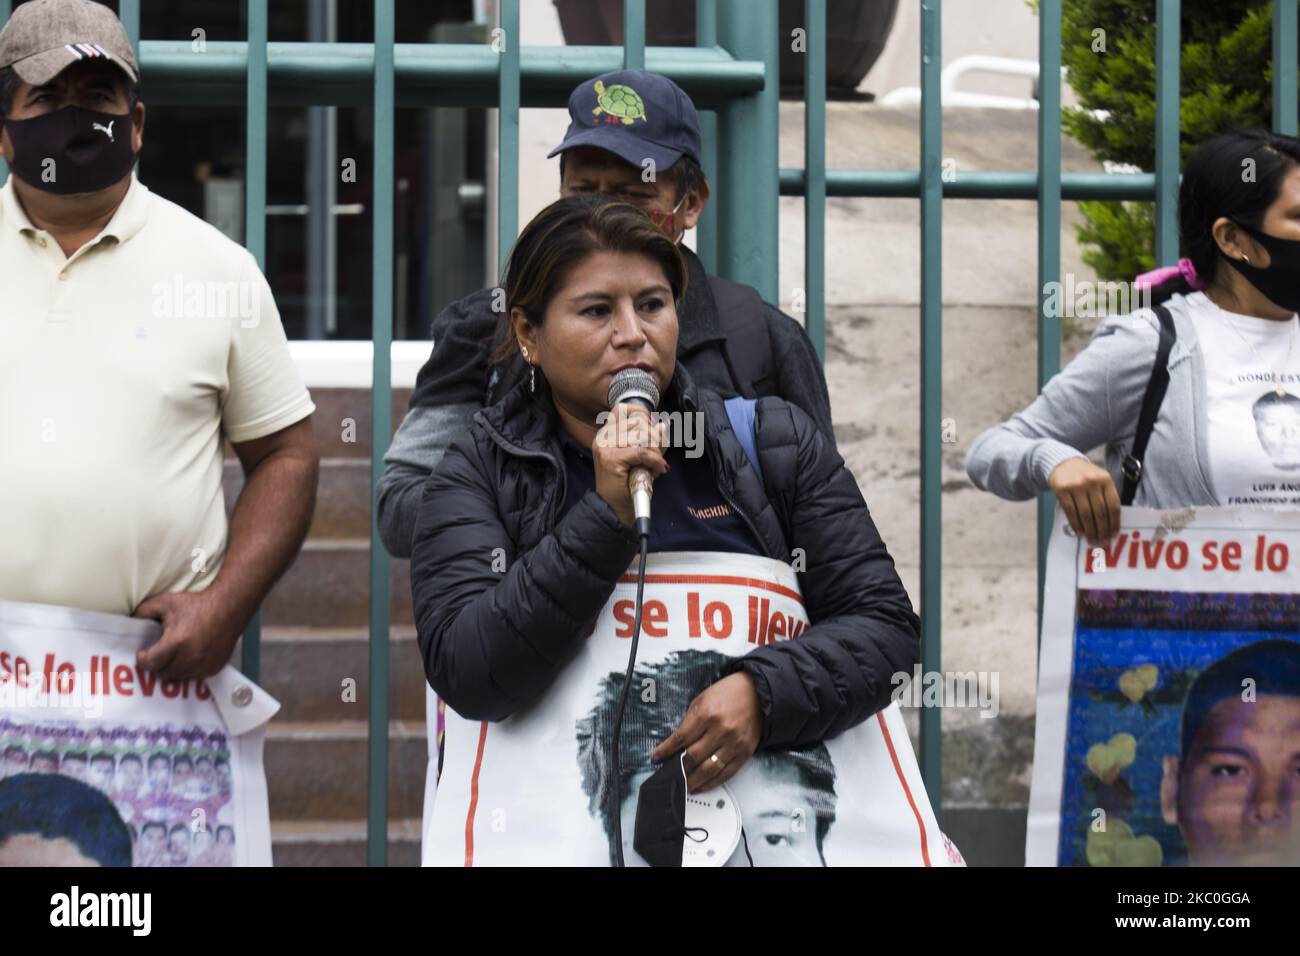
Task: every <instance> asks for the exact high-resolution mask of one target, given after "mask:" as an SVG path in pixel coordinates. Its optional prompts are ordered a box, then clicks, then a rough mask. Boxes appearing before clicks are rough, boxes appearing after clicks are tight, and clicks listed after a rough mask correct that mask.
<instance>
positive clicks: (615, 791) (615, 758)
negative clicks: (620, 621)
mask: <svg viewBox="0 0 1300 956" xmlns="http://www.w3.org/2000/svg"><path fill="white" fill-rule="evenodd" d="M645 523H646V524H647V525H648V524H649V522H645ZM637 524H638V529H637V530H638V531H640V532H641V560H640V561H639V562H638V564H637V571H636V611H635V616H634V618H633V620H634V621H635V622H636V623H635V624H633V626H632V648H631V650H629V651H628V655H627V674H626V675H625V676H624V678H623V693H622V694H620V695H619V698H618V711H617V712H616V713H615V714H614V738H613V740H612V741H610V745H609V763H610V768H611V770H612V778H613V780H612V782H611V784H610V788H609V801H610V804H611V806H610V819H611V820H613V822H614V848H615V852H616V854H617V858H618V865H619V866H620V867H622V866H624V865H625V864H624V863H623V768H622V765H621V762H620V760H619V740H620V739H621V737H622V730H623V713H624V711H626V710H627V695H628V692H629V691H630V690H631V689H632V671H633V669H634V668H635V667H636V648H637V644H638V643H640V640H641V598H642V596H643V594H644V592H645V561H646V554H647V552H648V551H649V550H650V529H649V528H648V527H647V528H644V529H642V528H641V527H640V524H641V522H639V521H638V522H637Z"/></svg>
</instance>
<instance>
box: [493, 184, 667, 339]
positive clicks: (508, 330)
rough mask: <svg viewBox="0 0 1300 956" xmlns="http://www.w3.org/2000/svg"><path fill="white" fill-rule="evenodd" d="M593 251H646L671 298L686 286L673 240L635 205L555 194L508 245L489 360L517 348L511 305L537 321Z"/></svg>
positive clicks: (535, 323)
mask: <svg viewBox="0 0 1300 956" xmlns="http://www.w3.org/2000/svg"><path fill="white" fill-rule="evenodd" d="M594 252H626V253H636V254H640V255H643V256H646V257H648V258H650V259H653V260H654V261H655V262H657V263H658V264H659V265H660V266H661V267H662V268H663V271H664V275H665V276H666V277H667V279H668V285H669V287H670V288H671V289H672V291H673V298H674V299H676V300H678V301H680V300H681V297H682V294H683V293H684V292H685V290H686V277H687V272H686V263H685V261H684V260H683V259H682V254H681V252H680V251H678V249H677V244H676V243H675V242H673V241H672V240H671V239H670V238H668V236H666V235H665V234H664V232H663V230H661V229H660V228H659V227H658V226H656V225H655V224H654V223H653V222H651V221H650V218H649V217H648V216H647V215H646V214H645V213H644V212H642V211H641V210H640V209H637V208H636V207H635V206H632V205H630V204H628V203H625V202H618V201H617V200H614V199H611V198H609V197H608V196H602V195H599V194H586V193H584V194H583V195H580V196H570V197H568V198H565V199H559V200H556V201H555V202H553V203H551V204H550V205H549V206H547V207H546V208H545V209H543V210H542V211H541V212H539V213H538V214H537V215H536V216H534V217H533V220H532V222H530V223H528V225H526V226H525V227H524V230H523V232H521V233H520V234H519V238H518V239H517V240H515V245H514V248H513V249H511V251H510V257H509V259H508V260H507V261H506V267H505V275H504V277H503V281H502V285H503V286H504V288H505V313H504V315H503V316H502V323H501V327H500V328H499V330H498V335H497V338H498V345H497V347H496V349H495V350H494V352H493V354H492V357H491V359H490V361H492V362H493V363H496V362H502V361H505V360H506V359H508V358H511V357H512V356H514V355H515V354H516V353H517V352H518V345H517V343H516V342H515V336H514V334H513V330H512V326H511V323H510V313H511V311H512V310H513V309H516V308H517V309H520V310H521V311H522V312H523V313H524V315H525V316H526V317H527V319H528V322H529V324H530V325H533V326H540V325H541V324H542V322H543V321H544V320H545V318H546V307H547V305H549V304H550V301H551V299H552V298H554V296H555V294H556V292H557V291H559V289H560V287H561V286H562V285H563V284H564V282H565V280H566V279H567V278H568V275H569V272H570V271H571V270H572V269H573V267H574V266H576V265H577V264H578V263H580V262H582V261H583V260H584V259H585V258H586V257H587V256H589V255H591V254H592V253H594Z"/></svg>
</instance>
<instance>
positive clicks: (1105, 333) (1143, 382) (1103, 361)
mask: <svg viewBox="0 0 1300 956" xmlns="http://www.w3.org/2000/svg"><path fill="white" fill-rule="evenodd" d="M1202 294H1203V293H1199V292H1197V293H1193V295H1202ZM1165 306H1166V307H1167V308H1168V309H1169V312H1170V314H1171V315H1172V316H1173V319H1174V328H1175V330H1176V331H1177V333H1178V341H1177V342H1175V343H1174V347H1173V350H1172V351H1171V352H1170V353H1169V388H1168V390H1167V391H1166V392H1165V398H1164V401H1163V402H1162V403H1161V406H1160V414H1159V415H1158V416H1157V417H1156V421H1155V427H1154V429H1153V430H1152V432H1151V440H1150V442H1149V444H1148V445H1147V451H1146V456H1145V460H1144V461H1143V463H1142V471H1143V474H1142V481H1141V483H1140V484H1139V485H1138V489H1137V495H1136V496H1135V498H1134V500H1133V504H1134V505H1135V506H1139V507H1148V508H1183V507H1190V506H1212V505H1216V504H1217V503H1218V498H1217V496H1216V495H1215V493H1214V490H1213V486H1212V485H1211V483H1210V468H1209V460H1208V454H1207V450H1206V414H1205V362H1204V359H1203V357H1202V355H1201V351H1200V348H1199V345H1198V342H1197V339H1196V328H1195V326H1194V325H1193V324H1192V320H1191V317H1190V315H1189V314H1188V304H1187V300H1186V299H1185V298H1184V297H1183V296H1181V295H1175V296H1173V297H1172V298H1170V299H1169V300H1168V301H1166V302H1165ZM1159 330H1160V325H1159V320H1158V319H1157V318H1156V315H1155V313H1154V312H1153V311H1151V310H1150V309H1138V310H1137V311H1135V312H1133V313H1132V314H1130V315H1120V316H1111V317H1109V318H1107V319H1104V320H1103V321H1102V322H1101V324H1100V325H1098V326H1097V329H1096V330H1095V331H1094V332H1093V333H1092V339H1091V341H1090V342H1089V343H1088V346H1087V348H1085V349H1084V350H1083V351H1082V352H1080V353H1079V355H1078V356H1077V357H1076V358H1075V359H1074V361H1073V362H1071V363H1070V364H1069V365H1067V366H1066V367H1065V368H1064V369H1063V370H1061V372H1060V373H1059V374H1057V375H1055V376H1053V377H1052V379H1051V380H1050V381H1049V382H1048V383H1047V384H1046V385H1044V386H1043V390H1042V392H1041V393H1040V394H1039V396H1038V398H1036V399H1035V400H1034V402H1033V404H1032V405H1030V406H1029V407H1028V408H1026V409H1025V410H1024V411H1022V412H1019V413H1017V414H1016V415H1013V416H1012V417H1011V418H1010V419H1008V420H1007V421H1005V422H1003V423H1002V424H1000V425H994V426H993V427H992V428H990V429H988V430H987V431H985V432H984V433H983V434H981V435H980V436H979V437H978V438H976V439H975V441H974V443H973V444H972V445H971V447H970V451H969V452H968V453H967V455H966V473H967V474H968V475H970V479H971V481H973V482H974V483H975V485H976V486H977V487H979V488H981V489H982V490H984V491H991V492H993V493H994V494H995V495H998V496H999V497H1001V498H1008V499H1011V500H1012V501H1023V500H1025V499H1028V498H1032V497H1034V496H1035V495H1037V494H1039V493H1040V492H1043V491H1047V490H1048V485H1047V479H1048V477H1049V476H1050V475H1051V473H1052V470H1053V469H1054V468H1056V466H1057V465H1059V464H1061V462H1063V461H1066V460H1068V459H1070V458H1074V457H1080V458H1086V457H1087V454H1086V453H1087V452H1089V451H1091V450H1092V449H1094V448H1096V447H1097V446H1099V445H1105V446H1106V470H1107V471H1109V472H1110V474H1111V477H1112V478H1113V479H1114V480H1115V487H1116V489H1120V488H1122V487H1123V478H1122V476H1121V474H1120V470H1119V466H1120V463H1121V462H1122V461H1123V460H1124V456H1125V455H1126V454H1127V452H1128V449H1129V448H1130V447H1132V444H1133V437H1134V434H1135V432H1136V431H1137V421H1138V412H1139V410H1140V408H1141V406H1142V395H1143V393H1144V392H1145V391H1146V387H1147V381H1148V380H1149V379H1150V377H1151V366H1152V364H1153V363H1154V362H1155V356H1156V348H1157V346H1158V344H1159V340H1160V331H1159Z"/></svg>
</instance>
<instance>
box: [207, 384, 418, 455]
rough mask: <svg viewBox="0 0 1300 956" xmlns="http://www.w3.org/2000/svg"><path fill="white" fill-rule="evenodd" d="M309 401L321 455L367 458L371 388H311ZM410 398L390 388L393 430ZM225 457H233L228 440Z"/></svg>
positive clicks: (403, 391) (402, 390)
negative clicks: (312, 406) (314, 408)
mask: <svg viewBox="0 0 1300 956" xmlns="http://www.w3.org/2000/svg"><path fill="white" fill-rule="evenodd" d="M311 400H312V401H313V402H314V403H315V404H316V411H315V412H314V413H313V414H312V417H311V425H312V432H313V433H314V434H315V436H316V447H317V448H318V449H320V454H321V457H322V458H369V457H370V422H371V417H370V389H368V388H313V389H312V390H311ZM410 400H411V390H410V389H409V388H398V389H394V390H393V403H392V409H393V431H397V426H398V425H400V424H401V423H402V419H403V418H405V417H406V407H407V405H409V404H410ZM226 456H227V457H230V458H234V457H235V452H234V449H232V448H231V447H230V444H229V443H227V444H226Z"/></svg>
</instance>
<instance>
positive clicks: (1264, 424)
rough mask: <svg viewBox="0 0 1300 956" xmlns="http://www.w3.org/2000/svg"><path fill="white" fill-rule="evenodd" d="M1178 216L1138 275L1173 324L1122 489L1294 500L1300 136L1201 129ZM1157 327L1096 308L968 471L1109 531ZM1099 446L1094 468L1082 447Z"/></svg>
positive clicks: (982, 484)
mask: <svg viewBox="0 0 1300 956" xmlns="http://www.w3.org/2000/svg"><path fill="white" fill-rule="evenodd" d="M1178 219H1179V231H1180V234H1181V238H1182V244H1183V248H1184V249H1185V250H1186V251H1187V253H1188V258H1186V259H1183V260H1181V262H1180V263H1179V266H1178V267H1176V268H1175V267H1171V268H1169V269H1160V270H1156V272H1154V273H1147V275H1146V276H1140V277H1139V284H1141V280H1143V279H1147V280H1148V282H1147V284H1148V285H1151V286H1152V288H1151V301H1152V305H1153V306H1159V305H1163V306H1164V307H1165V308H1166V309H1168V311H1169V313H1170V316H1171V317H1172V319H1173V326H1174V329H1175V331H1176V334H1177V338H1176V341H1175V342H1174V344H1173V347H1172V349H1171V350H1170V351H1169V358H1168V362H1167V368H1168V372H1169V384H1168V390H1167V392H1166V393H1165V396H1164V400H1163V402H1162V403H1161V404H1160V409H1159V414H1158V415H1157V417H1156V419H1155V423H1154V426H1153V428H1152V430H1151V436H1150V441H1149V443H1148V445H1147V447H1146V451H1145V454H1143V455H1142V456H1141V458H1142V460H1141V467H1140V471H1139V476H1140V477H1139V484H1138V486H1137V492H1136V496H1135V497H1134V500H1133V502H1132V503H1133V504H1135V505H1139V506H1145V507H1151V508H1177V507H1186V506H1194V505H1201V506H1211V505H1225V506H1227V505H1257V506H1295V505H1300V347H1297V346H1296V341H1295V340H1296V338H1297V335H1298V334H1300V328H1298V327H1300V319H1298V318H1297V316H1296V312H1297V310H1300V140H1296V139H1294V138H1292V137H1289V136H1281V135H1278V134H1274V133H1269V132H1265V131H1262V130H1251V131H1246V132H1233V133H1227V134H1224V135H1221V136H1218V137H1216V138H1215V139H1212V140H1210V141H1209V142H1207V143H1205V144H1203V145H1202V146H1201V147H1200V148H1198V149H1197V150H1196V152H1195V153H1194V154H1193V155H1192V157H1191V158H1190V159H1189V160H1188V163H1187V167H1186V169H1185V170H1184V172H1183V181H1182V186H1181V188H1180V191H1179V209H1178ZM1159 341H1160V322H1159V319H1158V318H1157V316H1156V313H1155V311H1154V310H1153V309H1151V308H1142V309H1138V310H1136V311H1134V312H1133V313H1132V314H1130V315H1122V316H1111V317H1108V318H1106V319H1105V320H1104V321H1102V322H1101V324H1100V325H1098V327H1097V329H1096V331H1094V332H1093V335H1092V339H1091V341H1090V342H1089V344H1088V346H1087V347H1086V348H1085V349H1084V350H1083V351H1082V352H1081V353H1080V354H1079V355H1078V356H1077V357H1076V358H1075V359H1074V361H1072V362H1071V363H1070V364H1069V365H1068V366H1067V367H1066V368H1065V369H1064V370H1062V371H1061V372H1060V374H1058V375H1056V376H1054V377H1053V378H1052V379H1051V380H1050V381H1049V382H1048V383H1047V384H1046V385H1045V386H1043V390H1042V392H1041V393H1040V394H1039V396H1038V398H1036V399H1035V400H1034V402H1033V404H1031V405H1030V406H1029V407H1028V408H1026V409H1025V410H1024V411H1022V412H1019V413H1018V414H1016V415H1013V416H1012V417H1011V418H1010V419H1008V420H1007V421H1005V422H1003V423H1001V424H1000V425H995V426H994V427H992V428H990V429H988V430H987V431H986V432H984V433H983V434H981V435H980V436H979V437H978V438H977V439H976V440H975V442H974V444H972V445H971V448H970V452H969V453H968V454H967V456H966V471H967V474H969V475H970V478H971V480H972V481H973V482H974V483H975V484H976V486H978V487H979V488H981V489H983V490H985V491H992V492H993V493H994V494H996V495H998V496H999V497H1002V498H1008V499H1011V500H1017V501H1018V500H1024V499H1028V498H1032V497H1034V496H1035V495H1037V494H1039V493H1040V492H1042V491H1045V490H1047V489H1051V490H1052V491H1053V492H1054V493H1055V494H1056V496H1057V499H1058V500H1059V501H1060V502H1061V507H1062V509H1063V510H1064V511H1065V514H1066V517H1067V518H1068V520H1069V522H1070V526H1071V527H1072V528H1073V529H1074V531H1075V532H1076V533H1077V534H1079V535H1080V536H1083V537H1086V538H1087V539H1088V541H1089V542H1090V543H1091V544H1094V545H1097V544H1101V543H1104V542H1105V541H1108V540H1109V539H1110V538H1111V537H1113V536H1114V535H1115V534H1117V533H1118V532H1119V530H1120V526H1119V525H1120V495H1119V492H1118V490H1117V482H1119V481H1121V480H1122V473H1121V465H1122V464H1123V462H1124V459H1125V456H1126V455H1127V454H1128V453H1129V451H1130V450H1131V449H1132V447H1133V442H1134V436H1135V433H1136V431H1137V427H1138V418H1139V411H1140V409H1141V405H1142V398H1143V394H1144V392H1145V391H1146V387H1147V383H1148V381H1149V380H1150V378H1151V372H1152V366H1153V364H1154V361H1155V359H1156V355H1157V347H1158V344H1159ZM1098 445H1105V446H1106V467H1105V468H1099V467H1097V466H1096V465H1094V464H1092V462H1090V461H1089V460H1088V458H1087V457H1086V452H1088V451H1090V450H1092V449H1094V448H1096V447H1097V446H1098ZM1135 470H1137V469H1133V468H1132V466H1131V465H1130V471H1135Z"/></svg>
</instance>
